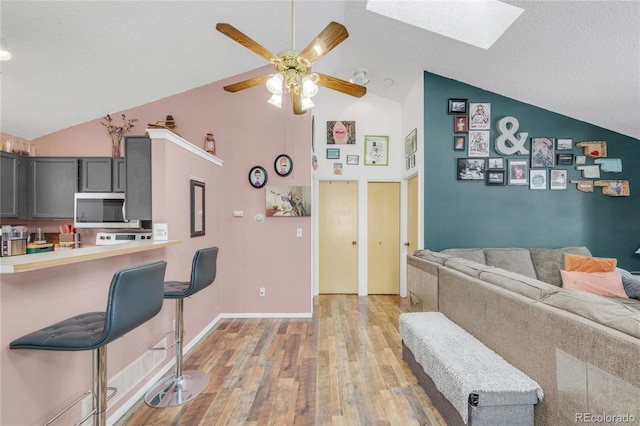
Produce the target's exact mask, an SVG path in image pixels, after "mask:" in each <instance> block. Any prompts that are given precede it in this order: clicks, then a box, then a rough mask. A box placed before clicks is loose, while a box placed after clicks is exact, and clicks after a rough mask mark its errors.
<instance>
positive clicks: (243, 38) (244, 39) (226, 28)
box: [216, 22, 277, 61]
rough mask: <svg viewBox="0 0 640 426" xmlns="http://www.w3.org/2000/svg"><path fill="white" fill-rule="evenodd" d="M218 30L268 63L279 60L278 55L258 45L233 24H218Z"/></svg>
mask: <svg viewBox="0 0 640 426" xmlns="http://www.w3.org/2000/svg"><path fill="white" fill-rule="evenodd" d="M216 30H218V31H220V32H221V33H222V34H224V35H226V36H227V37H229V38H230V39H231V40H234V41H236V42H238V43H240V44H241V45H243V46H244V47H246V48H247V49H249V50H251V51H252V52H254V53H257V54H258V55H260V56H262V57H263V58H265V59H266V60H267V61H271V60H272V59H274V58H277V56H276V55H274V54H273V53H271V52H270V51H269V50H268V49H266V48H265V47H263V46H262V45H260V43H258V42H257V41H255V40H254V39H252V38H251V37H249V36H248V35H246V34H244V33H243V32H241V31H240V30H238V29H237V28H235V27H234V26H233V25H231V24H227V23H224V22H220V23H218V24H216Z"/></svg>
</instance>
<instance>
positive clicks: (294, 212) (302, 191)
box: [265, 186, 311, 217]
mask: <svg viewBox="0 0 640 426" xmlns="http://www.w3.org/2000/svg"><path fill="white" fill-rule="evenodd" d="M265 200H266V201H265V211H266V216H267V217H297V216H311V187H310V186H267V190H266V196H265Z"/></svg>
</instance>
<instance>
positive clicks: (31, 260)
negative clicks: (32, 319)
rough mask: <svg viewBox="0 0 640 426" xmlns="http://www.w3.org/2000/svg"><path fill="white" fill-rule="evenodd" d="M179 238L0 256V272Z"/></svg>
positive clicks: (132, 250) (41, 266)
mask: <svg viewBox="0 0 640 426" xmlns="http://www.w3.org/2000/svg"><path fill="white" fill-rule="evenodd" d="M181 243H182V241H180V240H169V241H133V242H130V243H122V244H114V245H106V246H93V247H83V248H79V249H63V250H56V251H52V252H47V253H33V254H25V255H21V256H11V257H3V258H0V274H13V273H17V272H26V271H34V270H36V269H44V268H51V267H54V266H61V265H70V264H72V263H79V262H87V261H89V260H95V259H104V258H107V257H113V256H120V255H123V254H130V253H137V252H142V251H147V250H156V249H160V248H164V247H169V246H172V245H176V244H181Z"/></svg>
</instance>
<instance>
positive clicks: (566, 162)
mask: <svg viewBox="0 0 640 426" xmlns="http://www.w3.org/2000/svg"><path fill="white" fill-rule="evenodd" d="M556 164H558V166H570V165H572V164H573V154H558V156H557V161H556Z"/></svg>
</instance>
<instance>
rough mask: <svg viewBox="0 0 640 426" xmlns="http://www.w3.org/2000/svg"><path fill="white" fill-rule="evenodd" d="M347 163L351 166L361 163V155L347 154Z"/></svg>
mask: <svg viewBox="0 0 640 426" xmlns="http://www.w3.org/2000/svg"><path fill="white" fill-rule="evenodd" d="M347 164H348V165H350V166H357V165H358V164H360V156H359V155H347Z"/></svg>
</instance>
